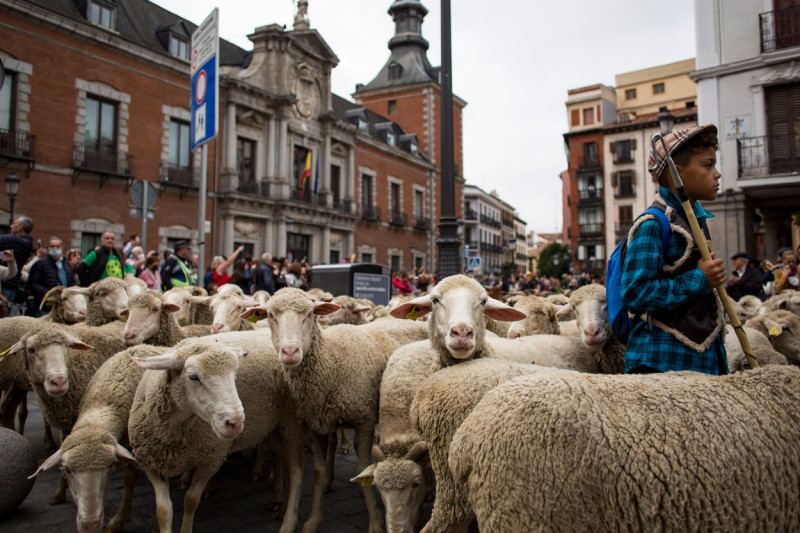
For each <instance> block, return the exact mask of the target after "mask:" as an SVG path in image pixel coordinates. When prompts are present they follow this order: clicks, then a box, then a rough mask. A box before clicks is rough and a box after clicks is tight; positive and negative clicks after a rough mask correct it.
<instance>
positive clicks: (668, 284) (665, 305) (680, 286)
mask: <svg viewBox="0 0 800 533" xmlns="http://www.w3.org/2000/svg"><path fill="white" fill-rule="evenodd" d="M659 194H661V197H662V198H664V200H665V201H666V202H667V204H668V205H669V206H671V207H672V208H673V209H675V210H676V211H677V213H679V214H680V215H681V216H683V215H684V211H683V205H682V204H681V202H680V200H679V199H678V197H677V196H676V195H675V194H673V193H672V192H670V191H669V190H668V189H665V188H663V187H659ZM694 212H695V215H696V216H697V220H698V222H700V224H701V227H702V226H703V225H704V224H705V220H706V219H708V218H710V217H713V216H714V215H712V214H711V213H709V212H708V211H706V210H705V209H703V207H702V206H701V205H700V204H699V203H695V204H694ZM685 247H686V242H685V239H684V238H683V237H682V236H680V235H679V234H677V233H676V232H674V231H673V232H672V233H671V234H670V239H669V247H668V248H667V253H666V254H664V253H663V252H662V250H661V230H660V229H659V224H658V222H657V221H656V220H646V221H644V222H643V223H642V224H641V225H640V226H639V228H638V229H637V230H636V232H635V233H634V234H633V237H632V238H631V240H630V242H629V243H628V250H627V252H626V257H625V263H624V265H623V266H622V278H621V280H620V290H621V292H622V302H623V304H625V306H626V307H627V308H628V309H630V310H631V312H632V313H635V314H636V315H637V316H638V315H641V314H642V313H646V312H649V311H660V310H669V309H674V308H675V307H677V306H679V305H682V304H684V303H686V302H688V301H690V300H691V299H692V298H694V297H696V296H699V295H707V294H710V293H711V291H712V288H711V285H710V284H709V283H708V280H707V279H706V277H705V275H704V274H703V272H702V271H701V270H700V269H699V268H693V269H692V270H689V271H688V272H685V273H683V274H681V275H679V276H677V277H675V278H669V277H667V276H666V275H664V274H663V273H662V267H663V266H664V265H665V264H668V265H670V264H673V263H675V261H677V260H678V259H679V258H680V257H681V256H682V255H683V252H684V250H685ZM719 312H720V313H722V312H723V310H722V309H720V310H719ZM642 365H644V366H647V367H650V368H652V369H654V370H658V371H661V372H666V371H668V370H694V371H696V372H704V373H706V374H714V375H719V374H723V373H725V374H726V373H727V368H728V361H727V354H726V352H725V345H724V344H723V342H722V335H718V336H717V338H716V339H715V340H714V341H713V342H712V343H711V345H710V346H709V347H708V349H707V350H706V351H705V352H702V353H699V352H697V351H695V350H692V349H691V348H689V347H688V346H686V345H684V344H683V343H682V342H680V341H679V340H678V339H677V338H675V337H674V336H673V335H671V334H670V333H667V332H666V331H663V330H661V329H659V328H657V327H655V326H653V325H652V324H650V323H649V322H646V321H643V320H634V325H633V329H632V330H631V333H630V337H629V339H628V346H627V350H626V352H625V372H630V371H631V370H633V369H635V368H636V367H639V366H642Z"/></svg>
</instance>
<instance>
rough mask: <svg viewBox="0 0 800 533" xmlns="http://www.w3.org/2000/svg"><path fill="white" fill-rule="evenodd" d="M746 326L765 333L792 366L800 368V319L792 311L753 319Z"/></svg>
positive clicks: (772, 313) (777, 312)
mask: <svg viewBox="0 0 800 533" xmlns="http://www.w3.org/2000/svg"><path fill="white" fill-rule="evenodd" d="M745 326H747V327H750V328H753V329H756V330H758V331H760V332H761V333H763V334H764V335H765V336H766V337H767V339H769V342H770V343H771V344H772V346H773V348H775V349H776V350H778V351H779V352H780V353H782V354H783V355H784V356H786V360H787V361H788V362H789V363H790V364H792V365H798V366H800V317H798V316H797V315H795V314H794V313H792V312H791V311H783V310H781V311H772V312H770V313H766V314H763V315H758V316H756V317H753V318H751V319H750V320H748V321H747V322H746V323H745Z"/></svg>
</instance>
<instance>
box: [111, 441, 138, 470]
mask: <svg viewBox="0 0 800 533" xmlns="http://www.w3.org/2000/svg"><path fill="white" fill-rule="evenodd" d="M114 455H115V456H116V458H117V461H119V462H120V463H130V464H132V465H133V466H135V467H136V468H138V469H139V470H141V469H142V468H143V467H142V464H141V463H140V462H139V461H137V460H136V457H134V456H133V454H132V453H131V452H129V451H128V450H126V449H125V447H124V446H122V445H121V444H120V443H117V446H116V447H115V449H114Z"/></svg>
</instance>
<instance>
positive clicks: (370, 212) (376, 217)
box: [361, 205, 381, 222]
mask: <svg viewBox="0 0 800 533" xmlns="http://www.w3.org/2000/svg"><path fill="white" fill-rule="evenodd" d="M361 220H363V221H365V222H380V221H381V208H380V207H375V206H373V205H365V206H362V207H361Z"/></svg>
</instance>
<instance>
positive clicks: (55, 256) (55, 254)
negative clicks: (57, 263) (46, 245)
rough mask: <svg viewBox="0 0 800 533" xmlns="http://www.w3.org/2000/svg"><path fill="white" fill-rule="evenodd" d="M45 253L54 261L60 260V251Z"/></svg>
mask: <svg viewBox="0 0 800 533" xmlns="http://www.w3.org/2000/svg"><path fill="white" fill-rule="evenodd" d="M47 253H49V254H50V257H52V258H53V259H55V260H58V259H61V250H48V251H47Z"/></svg>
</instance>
